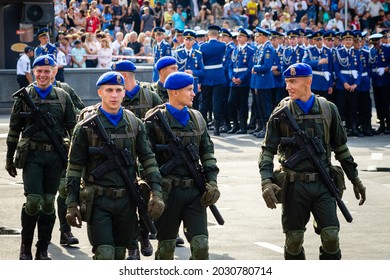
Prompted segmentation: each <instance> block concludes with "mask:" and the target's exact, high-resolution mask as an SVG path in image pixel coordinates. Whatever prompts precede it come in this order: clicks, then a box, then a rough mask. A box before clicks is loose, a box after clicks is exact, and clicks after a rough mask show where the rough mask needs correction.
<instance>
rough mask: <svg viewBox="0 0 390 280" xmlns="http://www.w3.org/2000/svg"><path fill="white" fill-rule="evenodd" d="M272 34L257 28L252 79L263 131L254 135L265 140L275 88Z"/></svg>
mask: <svg viewBox="0 0 390 280" xmlns="http://www.w3.org/2000/svg"><path fill="white" fill-rule="evenodd" d="M269 36H270V33H269V32H268V31H267V30H264V29H262V28H260V27H256V31H255V40H256V43H257V44H258V47H257V50H256V52H255V54H254V55H253V68H252V77H251V88H252V89H255V91H256V94H255V95H254V97H255V98H256V107H257V114H258V118H259V120H258V121H259V122H260V123H259V124H258V126H259V127H262V128H263V129H262V130H260V131H259V132H257V133H253V135H254V136H255V137H257V138H264V136H265V125H266V123H267V121H268V118H269V116H270V115H271V112H272V109H273V107H272V89H273V88H274V87H275V84H274V78H273V73H272V71H271V68H272V64H273V60H274V54H275V50H274V48H273V47H272V45H271V43H270V41H269V40H268V37H269Z"/></svg>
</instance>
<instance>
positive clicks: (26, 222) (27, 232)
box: [19, 206, 38, 260]
mask: <svg viewBox="0 0 390 280" xmlns="http://www.w3.org/2000/svg"><path fill="white" fill-rule="evenodd" d="M37 220H38V215H34V216H30V215H28V214H27V213H26V211H25V207H24V206H23V208H22V213H21V222H22V234H21V235H22V243H21V245H20V253H19V260H32V253H31V246H32V243H33V239H34V231H35V226H36V224H37Z"/></svg>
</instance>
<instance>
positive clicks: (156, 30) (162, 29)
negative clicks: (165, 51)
mask: <svg viewBox="0 0 390 280" xmlns="http://www.w3.org/2000/svg"><path fill="white" fill-rule="evenodd" d="M153 32H154V33H165V30H164V28H162V27H160V26H157V27H155V28H154V29H153Z"/></svg>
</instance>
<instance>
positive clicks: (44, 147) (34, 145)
mask: <svg viewBox="0 0 390 280" xmlns="http://www.w3.org/2000/svg"><path fill="white" fill-rule="evenodd" d="M30 149H31V150H39V151H44V152H52V151H54V146H53V145H51V144H46V143H38V142H33V141H30Z"/></svg>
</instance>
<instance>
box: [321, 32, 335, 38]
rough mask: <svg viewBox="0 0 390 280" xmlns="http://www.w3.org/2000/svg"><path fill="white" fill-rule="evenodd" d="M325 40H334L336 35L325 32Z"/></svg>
mask: <svg viewBox="0 0 390 280" xmlns="http://www.w3.org/2000/svg"><path fill="white" fill-rule="evenodd" d="M322 36H323V37H324V39H332V38H334V37H335V34H334V32H333V31H332V30H329V31H325V33H324V34H323V35H322Z"/></svg>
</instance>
